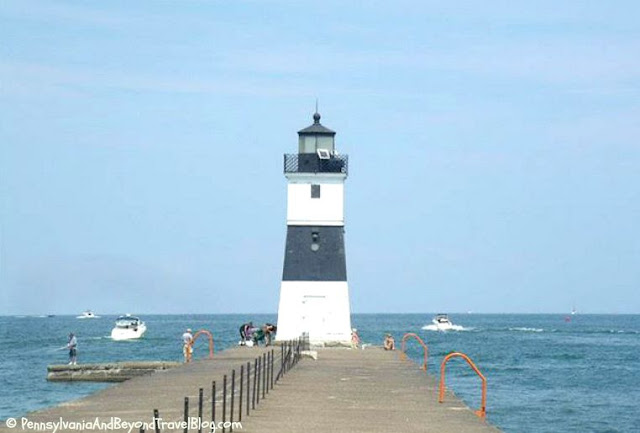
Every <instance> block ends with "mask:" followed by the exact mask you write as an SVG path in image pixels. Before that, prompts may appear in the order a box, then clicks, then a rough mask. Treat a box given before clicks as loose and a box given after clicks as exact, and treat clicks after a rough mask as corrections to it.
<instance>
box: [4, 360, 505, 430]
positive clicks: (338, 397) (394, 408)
mask: <svg viewBox="0 0 640 433" xmlns="http://www.w3.org/2000/svg"><path fill="white" fill-rule="evenodd" d="M274 350H275V353H276V356H275V359H276V369H275V370H276V371H277V370H278V367H279V364H280V362H279V361H280V348H279V347H278V348H274ZM264 352H265V349H264V348H234V349H230V350H227V351H224V352H222V353H220V354H216V357H215V359H214V360H204V361H196V362H193V363H191V364H188V365H184V366H179V367H176V368H172V369H169V370H162V371H158V372H156V373H152V374H150V375H146V376H142V377H136V378H133V379H131V380H129V381H126V382H123V383H121V384H118V385H115V386H112V387H110V388H107V389H105V390H102V391H99V392H97V393H95V394H93V395H90V396H88V397H85V398H82V399H79V400H75V401H71V402H67V403H63V404H61V405H59V406H56V407H53V408H49V409H44V410H40V411H37V412H33V413H30V414H27V415H26V418H27V419H28V420H29V421H35V422H45V421H53V422H55V421H58V420H59V419H60V418H62V419H63V420H64V421H67V422H69V421H75V422H79V421H82V420H85V421H87V420H89V421H93V420H94V419H95V418H96V417H99V419H100V421H104V422H108V421H109V420H110V417H118V418H120V419H123V420H127V421H132V422H134V421H144V422H149V423H151V422H152V414H153V409H154V408H156V409H159V411H160V417H161V418H162V419H163V421H180V420H182V418H183V408H184V397H185V396H189V397H190V409H191V410H190V416H192V417H196V416H197V401H198V388H199V387H203V388H204V395H205V404H204V417H203V418H204V419H205V420H210V419H211V395H210V394H211V381H212V380H216V381H217V389H218V393H217V395H218V396H217V401H218V405H217V408H216V412H217V417H216V418H217V419H218V420H221V417H220V414H221V404H220V401H221V398H220V395H221V392H220V389H221V388H222V376H223V374H229V377H230V371H231V369H232V368H236V369H237V371H238V372H239V368H240V365H241V364H244V365H246V362H247V361H249V360H251V361H253V359H254V358H255V357H256V356H261V355H262V353H264ZM252 374H253V371H252ZM489 380H491V378H489ZM252 382H253V381H252ZM61 386H69V385H61ZM478 392H480V391H479V390H478ZM245 395H246V394H245ZM237 397H238V394H236V401H235V411H236V415H235V417H234V418H235V420H237V418H238V417H237V408H238V402H237ZM490 399H491V395H489V407H488V412H489V415H490V414H491V400H490ZM245 401H246V400H245ZM243 405H244V402H243ZM228 410H229V409H227V411H228ZM20 421H21V420H20V419H18V423H20ZM1 424H2V425H1V426H0V432H2V433H5V432H10V431H12V432H16V431H35V430H34V429H29V428H27V429H24V430H23V429H21V428H20V425H18V428H16V429H8V428H6V425H5V423H1ZM87 430H88V429H87ZM48 431H53V429H49V430H48ZM70 431H78V430H77V429H76V430H73V429H69V428H67V429H65V428H59V429H58V432H62V433H64V432H70ZM92 431H96V430H92ZM98 431H99V430H98ZM102 431H126V430H102ZM132 431H135V432H138V431H139V429H137V428H136V429H133V430H132ZM147 431H149V430H147ZM167 431H182V428H178V429H174V430H171V429H164V430H163V432H167ZM190 431H197V430H193V429H192V430H190ZM227 431H229V429H227ZM234 431H235V432H245V433H271V432H276V431H277V432H284V433H287V432H291V433H294V432H295V433H315V432H323V433H324V432H327V431H329V432H350V433H351V432H354V433H359V432H362V433H364V432H367V433H376V432H393V433H395V432H427V433H428V432H434V433H435V432H437V433H454V432H455V433H461V432H465V433H489V432H498V431H499V430H497V429H496V428H495V427H492V426H490V425H489V424H487V423H486V422H484V421H483V420H481V419H479V418H478V417H476V416H475V414H474V413H473V411H472V410H470V409H469V408H467V407H466V406H465V405H464V404H462V403H461V402H460V400H458V399H457V398H456V397H455V396H454V395H453V394H452V393H447V398H446V402H445V403H444V404H439V403H438V402H437V388H436V381H435V379H434V378H433V377H431V376H429V375H427V374H426V373H425V372H423V371H421V370H420V369H419V368H418V365H417V364H415V363H412V362H411V361H401V360H399V356H398V353H397V352H385V351H383V350H382V349H380V348H367V349H366V350H351V349H338V348H335V349H329V348H327V349H319V350H318V359H317V360H313V359H310V358H307V357H304V358H302V360H301V361H300V362H299V363H298V364H297V365H296V366H295V367H294V368H293V369H292V370H291V371H290V372H288V373H287V374H286V375H285V376H284V377H283V378H282V379H281V380H280V381H279V382H278V383H277V384H276V385H275V388H274V389H273V390H272V391H271V392H270V393H269V394H268V395H267V397H266V399H264V400H261V402H260V404H259V405H258V406H257V407H256V409H255V410H252V411H251V414H250V416H249V417H247V416H246V415H245V414H244V413H243V418H242V428H239V427H237V428H236V429H235V430H234Z"/></svg>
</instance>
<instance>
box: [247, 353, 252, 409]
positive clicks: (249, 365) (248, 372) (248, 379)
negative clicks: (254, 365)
mask: <svg viewBox="0 0 640 433" xmlns="http://www.w3.org/2000/svg"><path fill="white" fill-rule="evenodd" d="M249 376H251V362H247V416H249V395H250V394H251V393H250V392H249V389H250V386H251V380H250V379H251V378H250V377H249Z"/></svg>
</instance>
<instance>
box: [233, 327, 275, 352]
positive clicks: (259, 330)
mask: <svg viewBox="0 0 640 433" xmlns="http://www.w3.org/2000/svg"><path fill="white" fill-rule="evenodd" d="M277 331H278V327H277V326H276V325H274V324H273V323H265V324H264V325H262V326H253V322H247V323H243V324H242V326H240V346H259V345H260V343H262V342H264V344H265V346H271V341H272V340H273V336H274V335H275V333H276V332H277Z"/></svg>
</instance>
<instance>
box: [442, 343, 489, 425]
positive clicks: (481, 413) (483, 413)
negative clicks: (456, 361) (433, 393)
mask: <svg viewBox="0 0 640 433" xmlns="http://www.w3.org/2000/svg"><path fill="white" fill-rule="evenodd" d="M456 356H459V357H460V358H462V359H464V360H465V361H467V364H469V366H471V368H472V369H473V371H475V372H476V374H477V375H478V376H480V379H482V403H481V406H480V409H478V410H476V411H475V414H476V415H477V416H479V417H480V418H482V419H484V418H485V417H486V416H487V378H486V377H484V374H482V373H481V372H480V370H478V367H476V365H475V364H474V363H473V361H472V360H471V358H469V357H468V356H467V355H465V354H464V353H460V352H452V353H450V354H448V355H447V356H445V357H444V359H443V360H442V364H441V365H440V395H439V398H438V401H439V402H440V403H442V402H443V401H444V389H445V387H444V375H445V366H446V364H447V361H449V360H450V359H451V358H453V357H456Z"/></svg>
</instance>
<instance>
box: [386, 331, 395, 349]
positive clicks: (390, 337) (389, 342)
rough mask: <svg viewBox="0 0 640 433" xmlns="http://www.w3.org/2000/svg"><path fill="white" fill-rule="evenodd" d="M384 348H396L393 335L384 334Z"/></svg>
mask: <svg viewBox="0 0 640 433" xmlns="http://www.w3.org/2000/svg"><path fill="white" fill-rule="evenodd" d="M384 350H396V341H395V340H394V339H393V335H391V334H387V335H385V336H384Z"/></svg>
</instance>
